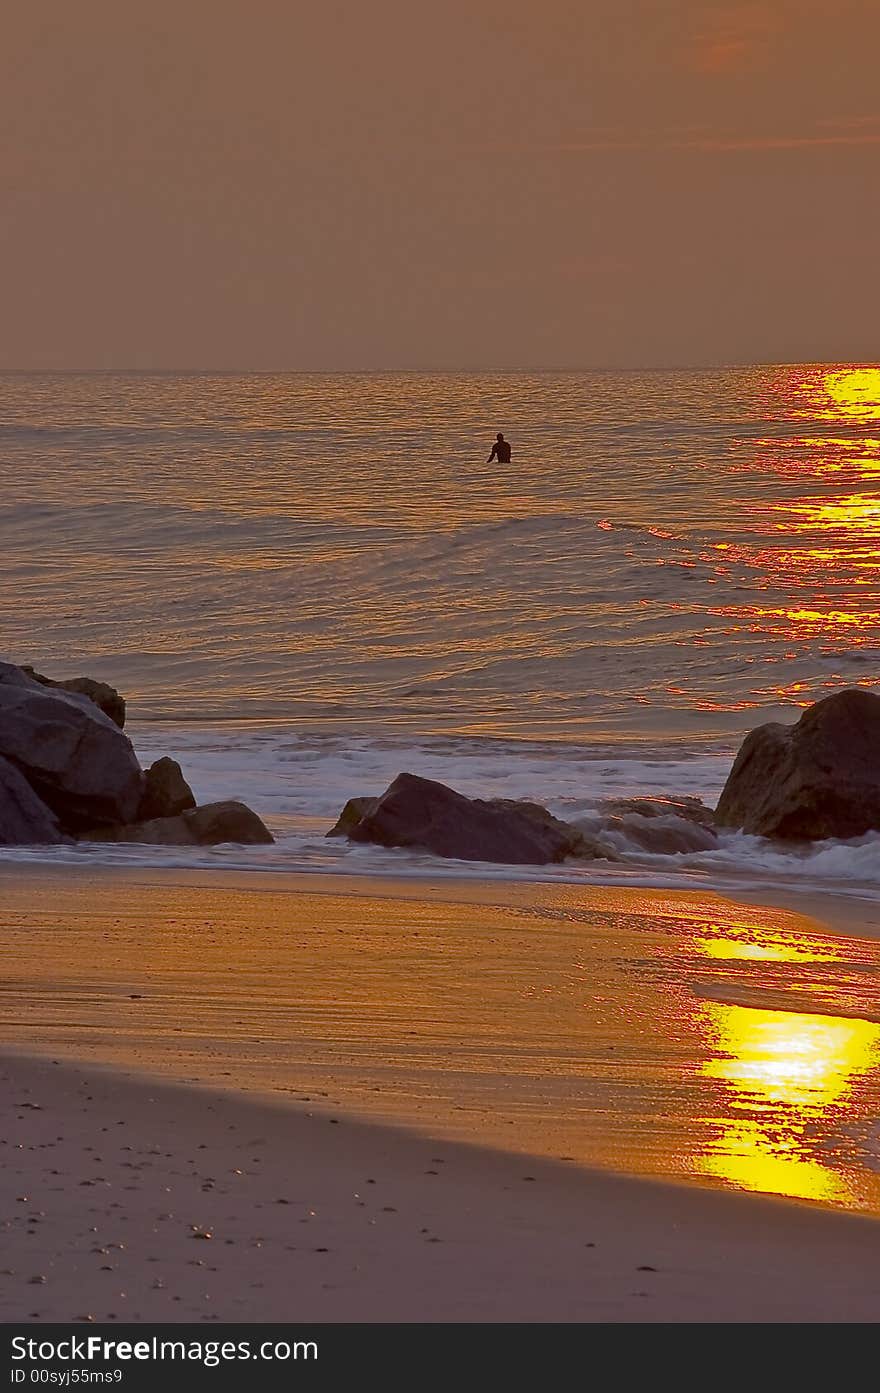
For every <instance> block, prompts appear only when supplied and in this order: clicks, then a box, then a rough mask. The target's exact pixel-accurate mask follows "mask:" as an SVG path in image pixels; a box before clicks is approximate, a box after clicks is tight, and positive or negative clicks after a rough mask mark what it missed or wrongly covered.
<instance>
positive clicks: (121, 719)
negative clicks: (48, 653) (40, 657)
mask: <svg viewBox="0 0 880 1393" xmlns="http://www.w3.org/2000/svg"><path fill="white" fill-rule="evenodd" d="M21 670H22V672H25V673H27V675H28V677H30V678H32V679H33V681H34V682H39V684H40V686H41V687H55V688H57V689H58V690H59V691H62V692H73V693H74V694H75V695H76V696H84V697H88V699H89V701H92V702H94V704H95V705H96V706H97V707H98V710H99V711H103V712H104V715H105V716H109V717H110V719H111V721H112V722H113V724H114V725H117V726H119V729H120V730H122V727H123V726H124V725H125V698H124V697H122V696H120V695H119V693H118V692H117V690H116V688H115V687H111V686H110V685H109V683H107V682H98V681H97V679H96V678H94V677H68V678H65V680H64V681H63V682H57V681H55V679H54V678H52V677H45V676H44V675H43V673H42V672H37V671H36V670H35V669H34V668H32V667H22V669H21Z"/></svg>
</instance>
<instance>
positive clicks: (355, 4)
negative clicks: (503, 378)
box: [0, 0, 880, 369]
mask: <svg viewBox="0 0 880 1393" xmlns="http://www.w3.org/2000/svg"><path fill="white" fill-rule="evenodd" d="M878 53H880V4H878V3H877V0H754V3H749V2H748V0H746V3H737V0H731V3H712V0H665V2H664V3H662V4H661V3H658V0H443V3H442V4H441V3H436V4H430V5H428V4H426V3H423V0H369V3H365V0H323V3H317V2H316V3H313V0H231V2H230V0H210V2H208V0H176V3H168V0H144V3H143V4H138V5H134V4H127V3H119V0H112V3H111V2H110V0H76V3H75V4H72V3H69V0H28V3H27V4H21V5H17V6H14V7H9V13H7V14H6V15H5V17H4V42H3V45H2V50H0V189H2V201H0V245H2V254H0V296H2V305H3V314H2V317H0V364H2V365H3V366H8V367H44V366H45V367H98V368H102V367H106V368H112V367H133V368H151V367H159V368H161V367H170V368H174V367H177V368H188V367H190V368H228V369H236V368H241V369H247V368H254V369H261V368H263V369H273V368H278V369H284V368H290V369H296V368H310V367H314V368H358V367H364V368H374V367H450V368H459V367H481V366H518V365H522V366H553V365H574V366H590V365H595V366H641V365H649V366H652V365H661V366H662V365H667V364H669V365H678V364H683V365H689V364H698V363H704V362H732V361H755V360H761V361H767V360H802V359H811V360H812V359H835V360H837V359H862V360H872V359H876V358H877V356H878V354H880V330H878V325H880V288H878V287H880V279H878V275H877V235H878V234H877V229H878V227H880V177H878V175H880V67H878Z"/></svg>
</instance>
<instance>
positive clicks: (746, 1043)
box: [698, 1002, 880, 1201]
mask: <svg viewBox="0 0 880 1393" xmlns="http://www.w3.org/2000/svg"><path fill="white" fill-rule="evenodd" d="M701 1010H702V1012H703V1017H704V1023H705V1024H706V1026H707V1028H708V1034H709V1037H710V1039H711V1040H712V1043H713V1046H714V1048H715V1054H714V1055H713V1057H712V1058H710V1059H709V1060H707V1061H706V1063H705V1064H704V1065H703V1071H702V1072H703V1073H704V1074H706V1075H707V1076H708V1077H710V1078H714V1079H719V1080H721V1081H722V1082H723V1083H724V1084H725V1085H726V1087H727V1088H728V1089H729V1090H730V1091H731V1093H732V1095H733V1096H732V1099H731V1102H732V1103H733V1107H734V1109H735V1112H734V1115H733V1116H732V1117H727V1118H723V1119H722V1122H721V1126H722V1131H721V1135H720V1137H718V1138H716V1139H714V1141H713V1142H712V1144H711V1145H710V1147H709V1149H708V1151H707V1153H706V1154H705V1155H704V1156H702V1157H700V1158H699V1159H698V1168H699V1169H700V1170H703V1171H704V1172H705V1173H707V1174H709V1175H715V1176H718V1177H719V1178H721V1179H723V1180H727V1181H729V1182H730V1183H731V1184H734V1185H736V1186H738V1187H740V1188H742V1189H747V1190H759V1191H762V1192H764V1193H770V1194H779V1195H787V1196H790V1197H792V1198H798V1199H814V1200H829V1199H834V1200H837V1201H846V1199H847V1197H848V1194H849V1190H848V1186H847V1183H846V1178H845V1176H843V1175H841V1174H840V1173H839V1172H837V1171H835V1170H833V1169H832V1167H831V1166H830V1165H827V1164H825V1162H824V1161H823V1160H822V1159H821V1158H820V1157H817V1156H816V1154H815V1153H814V1152H813V1151H812V1149H811V1147H810V1146H809V1132H810V1129H811V1127H813V1126H814V1125H815V1124H817V1123H819V1122H824V1123H825V1124H826V1125H827V1121H828V1119H829V1116H830V1115H831V1114H833V1113H841V1112H845V1110H846V1107H847V1103H848V1099H849V1096H850V1094H851V1091H852V1088H853V1085H854V1083H855V1081H856V1080H857V1079H859V1078H860V1077H862V1076H864V1075H865V1074H867V1073H868V1072H869V1071H870V1070H871V1069H873V1068H875V1067H876V1066H877V1064H878V1063H880V1025H877V1024H875V1023H873V1022H871V1021H865V1020H860V1019H855V1018H854V1019H849V1018H845V1017H840V1016H824V1015H821V1016H820V1015H808V1014H806V1013H803V1012H796V1011H766V1010H761V1009H758V1008H756V1007H751V1006H736V1005H729V1004H727V1003H723V1002H704V1003H703V1004H702V1007H701Z"/></svg>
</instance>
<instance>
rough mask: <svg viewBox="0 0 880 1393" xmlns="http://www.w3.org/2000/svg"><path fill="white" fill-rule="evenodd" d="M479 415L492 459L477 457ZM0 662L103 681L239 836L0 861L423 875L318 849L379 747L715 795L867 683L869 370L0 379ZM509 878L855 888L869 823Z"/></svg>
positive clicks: (424, 764)
mask: <svg viewBox="0 0 880 1393" xmlns="http://www.w3.org/2000/svg"><path fill="white" fill-rule="evenodd" d="M497 430H503V431H504V433H505V434H506V435H507V437H508V438H509V439H510V440H511V441H512V443H513V459H512V462H511V463H510V464H509V465H498V464H492V465H487V464H486V462H485V461H486V458H487V456H488V454H489V450H490V447H491V444H492V441H493V439H494V436H495V433H496V431H497ZM0 470H2V480H3V490H2V496H0V510H2V536H3V549H2V573H3V585H2V590H0V653H2V656H3V657H4V658H5V659H8V660H10V661H13V662H19V663H32V664H33V665H35V666H36V667H38V668H40V669H41V670H43V671H44V672H47V673H49V674H50V675H52V676H57V677H63V676H72V675H78V674H81V673H86V674H89V675H91V676H95V677H99V678H103V679H104V680H106V681H109V682H111V683H112V684H113V685H114V686H117V687H118V688H119V689H120V690H121V691H122V692H123V694H124V695H125V696H126V698H127V701H128V707H129V726H128V730H129V734H130V735H131V737H132V739H133V741H134V743H135V746H136V748H137V750H138V752H139V754H140V755H141V757H142V759H143V760H144V761H145V762H147V761H150V760H152V759H153V758H155V757H157V756H158V755H160V754H170V755H173V756H174V757H175V758H177V759H179V760H180V762H181V764H182V765H183V768H184V772H185V774H186V775H187V776H188V777H189V779H190V782H191V783H192V785H193V787H194V789H195V791H196V793H197V795H198V796H199V798H200V800H207V799H210V798H215V797H217V798H219V797H241V798H243V799H244V800H245V801H247V802H248V803H250V804H251V806H253V807H254V808H255V809H256V810H257V811H258V812H259V813H260V814H261V815H262V816H263V817H264V818H265V819H266V821H267V822H268V824H269V825H270V827H271V828H272V830H273V832H274V833H275V834H276V837H277V842H276V845H275V846H274V847H269V848H248V849H244V848H231V847H227V848H218V849H212V850H201V851H184V850H180V851H176V850H175V851H172V850H169V849H167V848H164V849H162V848H134V847H124V848H122V847H107V846H101V847H98V846H95V847H91V848H85V847H77V848H66V849H61V850H54V849H53V850H46V851H41V852H25V853H22V852H20V851H13V850H7V851H5V852H4V853H2V854H3V857H4V858H5V859H10V858H15V857H23V858H24V859H31V860H33V859H34V858H37V859H41V860H58V861H65V860H66V861H71V860H72V861H75V862H76V863H77V864H80V863H83V862H87V861H89V860H94V861H96V862H100V863H102V864H103V863H113V864H115V863H131V862H135V863H137V864H174V865H204V866H230V867H236V868H241V869H253V870H260V869H276V870H277V869H288V870H300V871H302V870H316V871H318V870H332V871H334V872H337V873H338V872H346V873H352V874H361V873H376V872H381V873H383V874H386V875H387V874H391V875H413V876H421V877H424V876H426V875H430V876H432V877H435V878H436V877H437V876H438V875H441V874H455V875H463V874H467V875H480V876H482V877H485V876H487V875H498V876H503V877H505V878H512V877H513V876H515V875H517V874H522V872H521V871H520V872H517V871H512V870H511V869H510V868H498V867H494V868H493V867H485V866H482V867H477V866H463V865H459V864H456V863H438V862H437V861H433V860H431V859H430V858H427V857H420V856H418V855H416V854H414V853H409V852H389V851H383V850H380V849H376V848H365V847H351V846H349V845H347V844H346V843H344V842H340V841H338V840H331V841H328V840H326V838H325V836H324V833H325V832H326V830H327V829H328V827H329V826H330V825H331V823H332V822H333V821H334V820H335V817H336V815H337V813H338V812H339V810H340V808H341V807H342V804H343V803H344V802H345V800H346V799H347V798H348V797H350V796H353V795H357V794H371V793H378V792H380V791H381V790H382V789H383V788H384V787H385V786H386V785H387V783H388V782H389V781H390V780H391V779H392V778H393V777H394V775H395V774H397V773H398V772H400V771H401V770H403V769H409V770H412V771H413V772H416V773H421V774H425V775H428V776H430V777H433V778H439V779H442V780H443V781H444V782H447V783H449V784H452V785H453V786H454V787H456V788H458V789H460V790H461V791H462V792H464V793H467V794H471V795H485V796H489V797H494V796H508V797H529V798H533V799H537V800H538V801H540V802H543V803H545V804H546V805H547V806H548V807H550V808H551V809H552V810H553V811H554V812H557V813H558V814H559V815H561V816H563V817H567V818H569V819H571V820H575V821H581V822H582V823H583V824H584V825H585V826H595V825H597V820H598V822H601V821H602V818H603V816H604V814H603V811H602V809H603V806H604V803H605V801H606V800H608V799H609V798H615V797H621V796H630V795H642V794H647V795H689V796H698V797H701V798H703V799H704V800H706V801H707V802H709V803H714V801H715V800H716V799H717V796H718V794H719V792H720V790H721V787H722V785H723V782H724V779H725V777H726V774H727V771H728V769H729V767H730V764H731V762H732V759H733V756H734V754H735V752H736V749H737V748H738V746H739V743H740V741H741V739H742V737H743V734H744V733H745V732H746V731H747V730H749V729H751V728H752V727H753V726H755V725H758V724H760V723H761V722H762V721H766V720H774V719H780V720H786V721H790V720H794V719H796V718H797V716H798V714H799V710H800V709H801V708H803V707H804V706H806V705H808V704H809V703H810V702H812V701H814V700H816V699H817V698H819V697H821V696H824V695H827V694H828V693H830V692H832V691H835V690H838V689H840V688H841V687H844V686H849V685H860V686H863V687H866V688H870V689H874V690H878V691H880V369H878V368H877V367H873V366H868V365H847V364H821V365H808V366H762V367H754V368H734V369H724V370H721V369H719V370H711V371H709V370H707V371H699V372H664V373H657V372H653V373H635V372H627V373H618V372H603V373H582V372H564V373H563V372H546V373H534V372H529V373H525V372H524V373H504V374H473V373H467V374H453V373H449V374H430V375H424V374H410V373H397V374H393V373H387V374H386V373H381V374H364V375H302V374H297V375H278V376H271V375H251V376H234V375H224V376H204V375H175V374H169V375H162V376H152V375H141V374H122V375H109V374H86V375H73V374H63V375H34V374H26V373H15V374H8V375H5V376H2V377H0ZM609 835H610V836H612V837H616V841H615V843H614V844H615V847H616V850H617V852H618V853H619V855H620V858H621V859H620V860H618V861H615V862H594V863H590V864H585V865H577V864H574V863H570V864H568V865H566V866H562V867H553V868H548V870H547V871H546V872H536V873H532V872H529V873H528V875H529V878H532V879H539V878H542V877H546V878H549V879H564V880H572V881H578V880H583V881H588V882H603V883H604V882H610V883H634V884H651V885H677V886H686V885H693V886H707V885H721V886H724V885H726V884H729V883H730V882H731V881H735V882H736V883H737V884H743V883H748V884H754V885H758V886H760V885H766V884H770V883H773V884H775V883H783V882H789V881H791V880H792V879H793V878H794V879H796V881H797V883H798V885H800V886H804V885H810V886H813V887H819V888H829V889H834V890H838V891H841V890H842V891H846V892H848V893H856V894H860V895H870V896H873V897H876V898H880V836H876V835H871V836H868V837H865V838H861V839H859V841H858V842H852V843H845V844H844V843H841V844H835V843H823V844H820V845H818V846H817V847H814V848H812V849H809V850H806V851H805V850H785V849H781V848H779V847H774V846H772V845H770V844H768V843H765V842H762V841H760V840H759V839H756V838H751V837H745V836H742V835H740V834H732V833H727V834H724V836H723V837H722V840H721V843H720V845H719V846H718V847H717V848H715V849H713V850H710V851H705V852H694V853H684V854H682V853H679V854H675V855H668V854H667V855H656V854H654V855H652V854H649V853H647V852H646V851H645V850H644V848H643V847H641V846H639V845H636V844H635V843H633V842H631V841H630V840H628V834H627V832H626V829H625V828H623V829H621V828H620V827H618V828H617V830H616V831H613V830H612V831H610V832H609Z"/></svg>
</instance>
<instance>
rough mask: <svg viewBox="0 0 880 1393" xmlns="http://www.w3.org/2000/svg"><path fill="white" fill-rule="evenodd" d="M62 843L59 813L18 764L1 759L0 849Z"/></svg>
mask: <svg viewBox="0 0 880 1393" xmlns="http://www.w3.org/2000/svg"><path fill="white" fill-rule="evenodd" d="M62 841H64V838H63V837H62V835H61V830H60V828H59V826H58V819H57V817H56V816H55V814H54V813H52V812H50V810H49V809H48V808H47V807H46V804H45V803H43V802H42V801H41V799H39V798H38V797H37V795H36V794H35V793H34V791H33V789H32V788H31V786H30V784H29V783H28V781H27V779H26V778H25V777H24V775H23V774H22V773H20V772H19V770H18V769H16V767H15V765H14V764H10V763H9V760H8V759H2V758H0V846H54V845H57V844H58V843H59V842H62Z"/></svg>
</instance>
